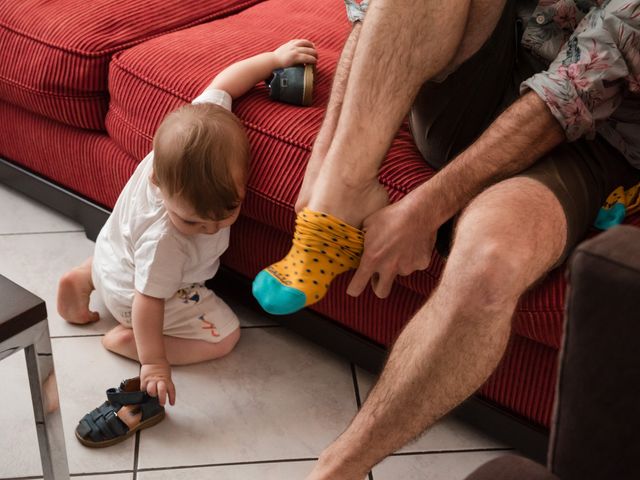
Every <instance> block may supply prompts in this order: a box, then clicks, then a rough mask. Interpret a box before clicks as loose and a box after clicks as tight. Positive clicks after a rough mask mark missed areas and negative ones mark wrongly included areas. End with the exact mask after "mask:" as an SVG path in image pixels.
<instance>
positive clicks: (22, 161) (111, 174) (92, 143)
mask: <svg viewBox="0 0 640 480" xmlns="http://www.w3.org/2000/svg"><path fill="white" fill-rule="evenodd" d="M0 132H2V133H1V134H0V157H2V158H4V159H6V160H10V161H12V162H14V163H16V164H18V165H20V166H22V167H25V168H27V169H29V170H31V171H33V172H35V173H37V174H38V175H40V176H43V177H45V178H47V179H49V180H52V181H53V182H55V183H57V184H59V185H61V186H63V187H67V188H69V189H70V190H72V191H74V192H76V193H78V194H80V195H82V196H84V197H86V198H88V199H89V200H91V201H93V202H95V203H98V204H100V205H103V206H105V207H107V208H112V207H113V205H114V204H115V203H116V200H117V198H118V195H119V194H120V191H121V190H122V187H124V185H125V183H126V182H127V180H128V179H129V177H130V176H131V174H132V173H133V171H134V170H135V167H136V166H137V164H138V161H136V160H134V159H133V158H131V157H130V156H129V155H127V154H126V153H125V152H123V151H122V150H121V149H120V148H119V147H118V146H117V145H116V144H115V143H114V142H113V141H112V140H111V139H110V138H109V137H107V136H106V135H104V134H101V133H98V132H90V131H87V130H80V129H77V128H73V127H69V126H68V125H63V124H61V123H58V122H55V121H53V120H50V119H48V118H44V117H41V116H39V115H36V114H34V113H31V112H27V111H26V110H22V109H19V108H17V107H14V106H13V105H10V104H8V103H4V102H0Z"/></svg>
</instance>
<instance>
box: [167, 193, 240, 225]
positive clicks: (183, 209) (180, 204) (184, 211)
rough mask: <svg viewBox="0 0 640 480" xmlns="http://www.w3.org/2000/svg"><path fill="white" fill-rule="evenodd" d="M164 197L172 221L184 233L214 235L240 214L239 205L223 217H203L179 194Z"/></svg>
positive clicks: (230, 223)
mask: <svg viewBox="0 0 640 480" xmlns="http://www.w3.org/2000/svg"><path fill="white" fill-rule="evenodd" d="M162 197H163V200H164V206H165V208H166V209H167V213H168V214H169V219H170V220H171V223H172V224H173V226H174V227H176V229H177V230H178V231H179V232H180V233H182V234H183V235H199V234H204V235H213V234H214V233H218V231H220V230H221V229H223V228H226V227H230V226H231V225H232V224H233V223H234V222H235V221H236V220H237V219H238V215H239V214H240V206H238V207H237V208H235V209H233V210H232V211H231V212H229V216H228V217H225V218H223V219H213V218H202V217H200V216H199V215H198V214H196V213H195V210H194V209H193V207H192V206H191V205H189V204H188V203H186V202H185V201H184V200H182V199H181V198H180V197H179V196H173V197H168V196H167V195H164V194H163V195H162Z"/></svg>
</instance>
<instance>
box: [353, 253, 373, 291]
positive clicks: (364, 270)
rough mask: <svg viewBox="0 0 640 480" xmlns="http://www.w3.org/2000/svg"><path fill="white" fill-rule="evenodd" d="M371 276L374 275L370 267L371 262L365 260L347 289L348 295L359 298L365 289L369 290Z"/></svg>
mask: <svg viewBox="0 0 640 480" xmlns="http://www.w3.org/2000/svg"><path fill="white" fill-rule="evenodd" d="M371 275H373V271H372V270H371V268H370V267H369V262H367V261H366V259H365V258H363V259H362V261H361V262H360V266H359V267H358V269H357V270H356V273H355V274H354V275H353V278H352V279H351V282H350V283H349V286H348V287H347V295H351V296H352V297H357V296H359V295H360V294H361V293H362V292H363V291H364V289H365V288H367V283H369V279H370V278H371Z"/></svg>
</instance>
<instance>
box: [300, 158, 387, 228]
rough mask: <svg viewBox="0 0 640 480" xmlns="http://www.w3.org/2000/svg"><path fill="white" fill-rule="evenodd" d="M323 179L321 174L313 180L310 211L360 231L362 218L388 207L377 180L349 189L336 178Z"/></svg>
mask: <svg viewBox="0 0 640 480" xmlns="http://www.w3.org/2000/svg"><path fill="white" fill-rule="evenodd" d="M323 171H324V172H326V171H327V169H324V170H323ZM327 177H328V176H327V175H326V174H324V175H321V176H320V177H319V178H318V179H317V180H316V182H315V185H314V186H313V190H314V191H313V194H312V196H311V198H310V200H309V205H308V207H309V209H310V210H313V211H316V212H323V213H327V214H330V215H333V216H334V217H337V218H339V219H340V220H341V221H343V222H344V223H347V224H348V225H351V226H352V227H355V228H360V227H361V226H362V223H363V222H364V219H365V218H367V217H368V216H369V215H372V214H373V213H375V212H377V211H378V210H381V209H382V208H384V207H386V206H387V205H388V204H389V195H388V194H387V191H386V190H385V188H384V187H383V186H382V185H381V184H380V183H379V182H378V181H377V180H373V181H370V182H367V183H363V184H361V185H355V186H351V185H347V184H346V183H345V182H343V181H342V180H341V179H340V178H333V179H331V178H327Z"/></svg>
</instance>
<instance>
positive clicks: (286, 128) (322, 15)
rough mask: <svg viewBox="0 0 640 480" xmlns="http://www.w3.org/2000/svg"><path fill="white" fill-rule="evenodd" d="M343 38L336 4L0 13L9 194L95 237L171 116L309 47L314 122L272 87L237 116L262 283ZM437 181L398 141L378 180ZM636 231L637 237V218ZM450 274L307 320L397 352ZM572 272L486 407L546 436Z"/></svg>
mask: <svg viewBox="0 0 640 480" xmlns="http://www.w3.org/2000/svg"><path fill="white" fill-rule="evenodd" d="M349 29H350V26H349V23H348V22H347V20H346V18H345V13H344V6H343V3H342V2H341V1H340V0H321V1H318V2H300V1H298V0H264V1H260V0H211V1H207V2H185V1H184V0H127V1H126V2H116V1H113V0H92V1H90V2H89V1H86V0H20V1H15V0H0V158H2V163H1V165H0V179H1V180H2V181H3V182H4V183H7V184H9V185H11V186H13V187H15V188H18V189H21V190H22V191H24V192H26V193H28V194H31V195H32V196H34V197H35V198H39V199H40V200H42V201H46V202H47V203H49V204H50V205H51V206H53V207H54V208H59V209H60V210H61V211H65V212H66V213H68V214H70V215H72V216H76V217H77V218H80V219H81V220H84V221H85V223H86V224H87V228H88V229H89V230H90V231H88V234H89V235H90V236H92V235H95V231H96V229H97V228H98V227H99V224H100V222H101V221H103V219H104V216H102V217H100V216H98V217H96V218H99V220H98V221H97V225H96V221H94V222H93V226H91V225H92V222H91V219H88V217H87V214H86V211H87V210H86V208H87V206H90V207H91V206H92V207H95V209H96V210H95V211H99V212H102V213H106V211H108V209H109V208H111V207H112V206H113V205H114V203H115V201H116V198H117V196H118V193H119V192H120V190H121V188H122V187H123V186H124V184H125V182H126V181H127V179H128V178H129V176H130V174H131V173H132V172H133V170H134V168H135V167H136V165H137V163H138V162H139V161H140V160H141V159H142V158H143V157H144V155H145V154H146V153H147V152H148V151H149V150H150V148H151V139H152V136H153V133H154V131H155V128H156V126H157V125H158V123H159V122H160V121H161V119H162V118H163V116H164V115H165V114H166V113H167V112H169V111H170V110H172V109H175V108H176V107H178V106H179V105H181V104H183V103H184V102H188V101H190V100H191V99H192V98H193V97H194V96H195V95H196V94H197V93H199V92H200V90H201V89H202V88H203V87H204V86H205V85H206V84H207V83H208V82H209V81H210V80H211V78H212V77H213V76H214V75H215V74H216V73H217V72H218V71H220V70H221V69H222V68H224V67H225V66H227V65H228V64H230V63H232V62H233V61H236V60H238V59H241V58H245V57H247V56H249V55H253V54H257V53H259V52H262V51H266V50H268V49H273V48H275V47H276V46H278V45H279V44H281V43H283V42H285V41H287V40H289V39H292V38H309V39H311V40H313V41H314V42H315V43H316V45H317V47H318V51H319V57H320V61H319V65H318V69H317V78H316V89H315V93H314V100H313V105H312V106H311V107H309V108H297V107H292V106H287V105H284V104H280V103H274V102H273V101H271V100H269V98H268V92H267V90H266V87H264V86H257V87H256V88H254V89H253V90H252V91H251V92H250V93H248V94H247V95H246V96H244V97H243V98H242V99H240V100H238V101H237V102H235V105H234V112H235V113H236V114H237V115H238V116H239V117H240V119H241V120H242V122H243V124H244V126H245V128H246V131H247V133H248V136H249V139H250V141H251V146H252V153H253V163H252V168H251V175H250V180H249V190H248V194H247V198H246V202H245V204H244V206H243V209H242V216H241V218H240V220H239V221H238V223H237V224H236V225H235V226H234V227H233V229H232V241H231V247H230V249H229V251H228V252H227V254H225V256H224V264H225V265H226V267H227V268H228V269H229V270H230V271H233V272H237V273H239V274H241V275H242V276H243V277H246V278H247V279H249V278H253V276H254V275H255V274H256V273H257V272H258V271H259V270H260V269H261V268H263V267H264V266H265V265H267V264H269V263H271V262H272V261H274V260H276V259H279V258H281V257H282V256H283V255H284V254H285V253H286V251H287V250H288V248H289V241H290V238H291V232H292V230H293V224H294V211H293V204H294V201H295V198H296V195H297V192H298V189H299V187H300V184H301V181H302V176H303V172H304V169H305V164H306V161H307V158H308V156H309V152H310V150H311V145H312V143H313V140H314V138H315V136H316V133H317V131H318V129H319V127H320V124H321V121H322V118H323V114H324V107H325V104H326V102H327V99H328V95H329V90H330V86H331V82H332V73H333V70H334V68H335V65H336V62H337V59H338V57H339V54H340V51H341V49H342V46H343V42H344V40H345V38H346V36H347V35H348V32H349ZM431 175H433V171H432V169H430V168H429V167H428V166H427V165H426V164H425V162H424V161H423V160H422V158H421V157H420V155H419V153H418V152H417V150H416V148H415V147H414V144H413V142H412V139H411V136H410V134H409V131H408V129H407V128H406V127H403V128H402V129H401V130H400V132H399V133H398V135H397V138H396V140H395V142H394V143H393V146H392V147H391V149H390V151H389V153H388V155H387V158H386V160H385V162H384V164H383V166H382V169H381V171H380V175H379V178H380V181H381V182H382V183H383V184H384V185H385V187H386V188H387V189H388V190H389V192H390V195H391V198H392V200H397V199H399V198H401V197H402V196H403V195H405V194H406V193H407V192H409V191H410V190H412V189H413V188H415V187H416V186H418V185H419V184H420V183H422V182H424V181H425V180H428V179H429V177H430V176H431ZM42 185H45V186H46V188H44V187H42V188H41V186H42ZM60 187H61V188H62V190H60ZM47 188H48V189H49V190H47ZM51 188H53V189H54V190H56V192H57V193H55V194H53V193H51V192H52V190H51ZM43 192H44V193H43ZM47 192H48V193H47ZM74 202H75V203H74ZM78 212H80V213H78ZM83 212H84V213H83ZM90 216H91V215H89V217H90ZM94 220H95V219H94ZM630 222H631V223H635V224H637V225H640V217H639V216H636V217H634V218H632V219H631V220H630ZM90 227H91V228H90ZM442 267H443V260H442V259H441V258H440V257H438V255H437V254H434V257H433V261H432V264H431V266H430V267H429V269H428V270H426V271H424V272H419V273H415V274H413V275H411V276H409V277H406V278H400V279H399V280H398V282H397V284H396V285H395V286H394V290H393V293H392V295H391V296H390V298H388V299H387V300H384V301H383V300H379V299H377V298H376V297H375V296H374V295H373V293H372V292H371V291H370V290H369V291H367V292H366V293H365V294H364V295H362V296H361V297H360V298H357V299H353V298H351V297H348V296H347V295H346V294H345V287H346V285H347V283H348V281H349V278H350V276H349V275H344V276H342V277H341V278H339V279H338V280H337V281H336V282H335V283H334V286H333V288H332V289H331V290H330V292H329V294H328V295H327V297H326V298H325V299H324V300H323V301H321V302H320V303H318V304H317V305H314V306H313V307H312V309H313V310H314V311H315V312H317V313H319V314H321V315H322V316H324V318H326V319H329V320H328V322H327V323H326V324H327V325H328V326H333V327H336V326H338V327H339V329H342V331H347V332H351V333H354V334H355V335H356V336H357V338H360V339H364V340H365V341H366V342H369V343H370V344H372V345H380V346H383V347H387V346H389V345H390V344H391V343H392V342H393V340H394V338H395V337H396V335H397V334H398V333H399V330H400V329H401V328H402V326H403V325H404V324H405V323H406V322H407V320H408V319H409V318H410V317H411V316H412V314H413V312H415V311H416V309H418V308H419V307H420V306H421V305H422V304H423V303H424V301H425V298H426V297H427V296H428V295H429V293H430V292H431V290H432V289H433V288H434V286H435V285H436V283H437V281H438V277H439V275H440V272H441V270H442ZM563 273H564V269H563V268H560V269H557V270H555V271H554V272H552V273H551V274H550V275H549V276H548V277H547V278H546V279H545V280H544V281H542V282H541V283H540V284H539V285H537V286H536V288H535V289H533V290H532V291H531V292H529V293H528V294H527V295H525V296H524V298H522V300H521V302H520V304H519V306H518V309H517V312H516V314H515V320H514V323H513V325H514V328H513V337H512V341H511V344H510V346H509V349H508V352H507V354H506V356H505V357H504V360H503V361H502V363H501V365H500V367H499V368H498V370H497V371H496V372H495V374H494V375H493V376H492V377H491V378H490V380H489V381H488V382H487V383H486V384H485V385H484V386H483V387H482V389H481V390H480V392H479V397H480V398H483V399H485V400H487V401H489V402H490V403H491V404H493V405H495V406H497V407H498V408H499V409H500V410H501V411H504V412H510V413H512V414H514V415H516V416H517V417H519V418H521V419H524V420H525V421H526V422H528V423H529V424H530V425H537V426H540V427H542V428H543V429H544V428H545V427H547V426H548V425H549V421H550V417H551V410H552V402H553V392H554V386H555V372H556V358H557V354H558V349H559V347H560V344H561V333H562V331H561V330H562V326H561V322H562V313H563V303H564V295H565V281H564V277H563ZM327 328H328V327H327ZM336 331H338V330H336Z"/></svg>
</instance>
